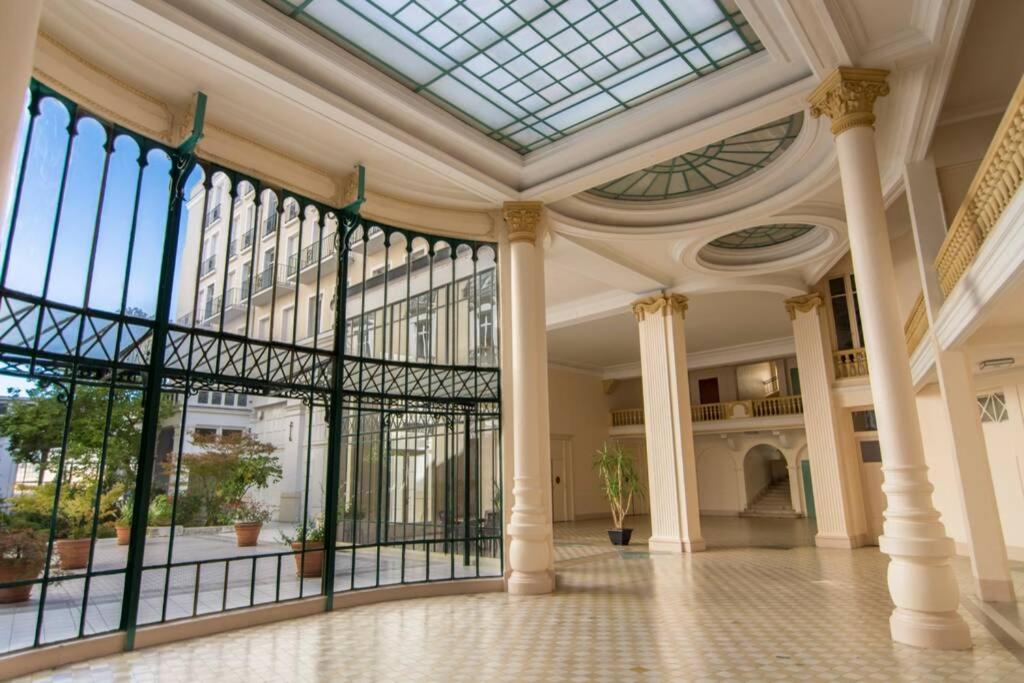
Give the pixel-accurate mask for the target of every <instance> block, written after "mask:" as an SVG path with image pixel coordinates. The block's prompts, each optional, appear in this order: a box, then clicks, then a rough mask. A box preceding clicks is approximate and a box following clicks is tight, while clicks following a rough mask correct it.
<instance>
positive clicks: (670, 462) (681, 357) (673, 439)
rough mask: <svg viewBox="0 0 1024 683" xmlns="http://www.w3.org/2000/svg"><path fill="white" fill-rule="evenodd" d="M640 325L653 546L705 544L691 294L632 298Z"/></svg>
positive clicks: (693, 548)
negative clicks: (689, 348)
mask: <svg viewBox="0 0 1024 683" xmlns="http://www.w3.org/2000/svg"><path fill="white" fill-rule="evenodd" d="M633 313H634V314H635V315H636V319H637V323H638V324H639V327H640V368H641V373H642V377H643V387H644V430H645V433H646V436H647V471H648V475H649V478H650V485H649V490H648V495H649V497H650V503H651V539H650V541H649V542H648V547H649V548H650V549H651V550H653V551H667V552H675V553H679V552H683V551H686V552H698V551H700V550H704V538H703V537H702V536H701V533H700V512H699V506H698V503H697V460H696V458H697V455H696V453H695V452H694V446H693V421H692V416H691V415H690V384H689V378H688V376H687V371H686V336H685V333H684V330H683V319H684V317H685V314H686V297H685V296H683V295H681V294H661V295H658V296H653V297H649V298H647V299H641V300H640V301H637V302H636V303H634V304H633Z"/></svg>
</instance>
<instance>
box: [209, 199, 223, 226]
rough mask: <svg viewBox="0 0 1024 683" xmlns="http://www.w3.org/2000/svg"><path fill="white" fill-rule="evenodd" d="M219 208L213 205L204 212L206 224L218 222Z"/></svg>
mask: <svg viewBox="0 0 1024 683" xmlns="http://www.w3.org/2000/svg"><path fill="white" fill-rule="evenodd" d="M220 215H221V207H220V204H219V203H217V204H214V205H213V206H211V207H209V208H208V209H207V210H206V224H207V225H212V224H213V223H215V222H216V221H219V220H220Z"/></svg>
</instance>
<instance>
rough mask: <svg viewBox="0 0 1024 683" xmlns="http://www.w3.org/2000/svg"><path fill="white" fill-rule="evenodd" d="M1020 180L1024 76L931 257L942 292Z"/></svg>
mask: <svg viewBox="0 0 1024 683" xmlns="http://www.w3.org/2000/svg"><path fill="white" fill-rule="evenodd" d="M1022 181H1024V78H1022V79H1021V80H1020V83H1018V84H1017V90H1016V91H1015V92H1014V93H1013V98H1012V99H1011V100H1010V106H1009V107H1007V108H1006V113H1005V114H1004V115H1003V120H1002V121H1001V122H1000V123H999V128H998V129H997V130H996V134H995V137H993V138H992V144H990V145H989V147H988V152H986V153H985V158H984V159H982V162H981V166H980V167H979V168H978V172H977V173H976V174H975V176H974V181H973V182H972V183H971V187H970V189H968V190H967V196H966V197H964V201H963V204H961V205H960V210H959V211H957V213H956V216H955V217H954V218H953V223H952V225H951V226H950V229H949V232H948V233H947V234H946V239H945V240H944V241H943V243H942V247H941V248H940V249H939V255H938V258H936V259H935V270H936V271H937V272H938V276H939V287H940V288H941V289H942V293H943V294H944V295H946V296H949V293H950V292H952V291H953V287H955V286H956V283H957V282H959V281H960V278H962V277H963V275H964V273H966V272H967V269H968V268H970V267H971V264H972V263H974V259H975V258H976V257H977V255H978V250H979V249H980V248H981V245H982V243H983V242H984V241H985V239H986V238H987V237H988V235H989V233H991V232H992V229H993V228H994V227H995V226H996V223H997V222H998V221H999V217H1000V216H1002V215H1003V211H1005V210H1006V207H1007V206H1008V205H1009V203H1010V200H1011V199H1012V198H1013V196H1014V194H1016V192H1017V190H1019V189H1020V186H1021V183H1022Z"/></svg>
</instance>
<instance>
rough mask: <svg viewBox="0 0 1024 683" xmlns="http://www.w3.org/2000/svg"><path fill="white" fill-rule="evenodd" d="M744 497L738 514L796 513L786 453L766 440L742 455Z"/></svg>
mask: <svg viewBox="0 0 1024 683" xmlns="http://www.w3.org/2000/svg"><path fill="white" fill-rule="evenodd" d="M743 483H744V491H745V492H746V501H745V506H744V509H743V512H742V513H741V516H745V517H798V516H799V513H798V512H797V511H796V510H794V509H793V503H792V501H793V496H792V490H791V487H792V486H793V482H791V481H790V477H789V468H788V467H787V462H786V457H785V456H784V455H783V454H782V451H780V450H779V449H778V448H775V447H774V446H769V445H768V444H758V445H757V446H754V447H753V448H751V449H750V450H749V451H747V453H746V455H745V456H744V457H743Z"/></svg>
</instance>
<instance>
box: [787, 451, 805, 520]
mask: <svg viewBox="0 0 1024 683" xmlns="http://www.w3.org/2000/svg"><path fill="white" fill-rule="evenodd" d="M786 469H787V470H788V471H789V504H790V505H792V506H793V512H798V513H800V514H803V512H804V506H803V496H801V495H800V468H799V467H798V466H797V465H795V464H794V465H790V464H789V463H788V462H787V463H786Z"/></svg>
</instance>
